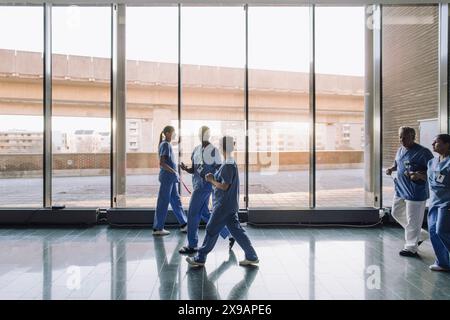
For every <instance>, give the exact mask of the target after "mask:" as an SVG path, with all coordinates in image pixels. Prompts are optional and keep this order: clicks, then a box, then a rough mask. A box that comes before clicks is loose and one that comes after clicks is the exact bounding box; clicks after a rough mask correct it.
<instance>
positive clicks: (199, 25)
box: [181, 7, 246, 208]
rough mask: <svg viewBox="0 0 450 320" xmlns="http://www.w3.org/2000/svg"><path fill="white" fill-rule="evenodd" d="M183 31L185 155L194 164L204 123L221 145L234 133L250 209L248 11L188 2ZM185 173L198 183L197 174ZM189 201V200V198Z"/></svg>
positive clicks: (188, 180) (242, 191)
mask: <svg viewBox="0 0 450 320" xmlns="http://www.w3.org/2000/svg"><path fill="white" fill-rule="evenodd" d="M181 30H182V31H181V64H182V72H181V86H182V96H181V101H182V102H181V103H182V105H181V129H182V131H181V141H182V143H181V147H182V149H181V150H182V155H181V156H182V159H181V160H182V161H183V162H185V163H186V164H187V163H191V161H190V155H191V152H192V150H193V148H194V147H195V146H196V145H198V144H199V143H200V140H199V138H198V130H199V127H200V126H202V125H206V126H208V127H209V128H210V129H211V143H213V144H214V145H216V146H219V139H220V137H222V136H224V135H230V136H233V137H234V138H235V139H236V151H235V158H236V162H237V164H238V166H239V175H240V199H241V201H240V202H241V203H240V206H241V207H243V208H245V202H244V196H245V151H246V150H245V108H244V103H245V101H244V99H245V97H244V84H245V82H244V81H245V69H244V68H245V11H244V10H243V8H242V7H183V8H182V10H181ZM183 176H184V181H185V183H186V184H189V187H188V188H192V186H191V177H190V176H189V175H187V174H183ZM182 192H183V194H184V195H185V196H188V193H187V192H186V191H184V190H182ZM183 201H184V203H186V204H187V203H188V198H186V197H183Z"/></svg>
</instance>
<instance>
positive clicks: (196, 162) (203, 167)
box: [179, 126, 234, 254]
mask: <svg viewBox="0 0 450 320" xmlns="http://www.w3.org/2000/svg"><path fill="white" fill-rule="evenodd" d="M209 132H210V131H209V128H208V127H207V126H202V127H201V128H200V130H199V138H200V142H201V144H200V145H198V146H196V147H195V148H194V151H193V152H192V155H191V161H192V166H191V167H190V168H189V167H187V166H186V165H185V164H184V163H183V162H182V163H181V166H180V167H181V169H182V170H184V171H186V172H187V173H190V174H192V185H193V187H194V190H193V192H192V195H191V200H190V202H189V210H188V218H187V221H188V222H187V223H188V224H187V238H188V245H187V246H184V247H183V248H181V249H180V250H179V252H180V253H181V254H192V253H195V252H197V250H198V249H197V244H198V226H199V224H200V219H201V220H203V221H205V222H208V221H209V217H210V212H209V208H208V204H209V199H210V197H211V193H212V185H211V183H209V182H206V180H205V176H206V175H207V174H208V173H212V174H214V173H216V171H217V169H219V167H220V165H221V163H222V160H221V159H220V154H219V150H218V149H217V148H216V147H214V146H213V145H212V144H211V143H210V142H209V138H210V133H209ZM229 235H230V232H229V231H228V229H227V228H226V227H224V228H223V229H222V230H221V231H220V236H221V237H222V238H224V239H225V238H226V237H228V236H229ZM233 244H234V239H233V238H232V237H230V243H229V248H230V249H231V248H232V247H233Z"/></svg>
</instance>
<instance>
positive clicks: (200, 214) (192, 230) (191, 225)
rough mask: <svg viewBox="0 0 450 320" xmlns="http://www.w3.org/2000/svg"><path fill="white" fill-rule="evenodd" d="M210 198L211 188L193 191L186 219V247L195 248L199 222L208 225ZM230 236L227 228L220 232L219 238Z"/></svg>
mask: <svg viewBox="0 0 450 320" xmlns="http://www.w3.org/2000/svg"><path fill="white" fill-rule="evenodd" d="M210 196H211V188H200V189H194V191H193V192H192V195H191V200H190V202H189V210H188V219H187V221H188V222H187V224H188V227H187V238H188V247H189V248H197V245H198V226H199V224H200V220H203V221H204V222H206V223H208V221H209V218H210V216H211V213H210V212H209V208H208V203H209V197H210ZM229 235H230V232H229V231H228V229H227V227H224V228H223V229H222V230H221V231H220V236H221V237H222V238H224V239H225V238H226V237H228V236H229Z"/></svg>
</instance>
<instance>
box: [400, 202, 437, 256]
mask: <svg viewBox="0 0 450 320" xmlns="http://www.w3.org/2000/svg"><path fill="white" fill-rule="evenodd" d="M425 205H426V200H425V201H411V200H405V199H402V198H399V197H397V196H394V201H393V205H392V211H391V215H392V217H393V218H394V219H395V220H396V221H397V222H398V223H399V224H400V225H401V226H402V227H403V228H404V229H405V249H406V250H409V251H411V252H417V244H418V242H419V241H424V240H426V239H428V237H429V236H428V232H427V231H425V230H424V229H422V223H423V217H424V214H425Z"/></svg>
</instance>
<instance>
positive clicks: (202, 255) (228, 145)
mask: <svg viewBox="0 0 450 320" xmlns="http://www.w3.org/2000/svg"><path fill="white" fill-rule="evenodd" d="M220 147H221V152H222V154H223V157H224V162H223V163H222V165H221V166H220V168H219V170H218V171H217V172H216V173H215V174H214V175H213V174H212V173H208V174H207V175H206V177H205V178H206V181H208V182H209V183H211V184H212V185H213V186H214V197H213V209H212V213H211V218H210V219H209V222H208V224H207V225H206V235H205V239H204V240H203V244H202V247H201V248H200V249H199V250H198V253H197V255H196V256H195V257H187V258H186V261H187V262H188V263H189V264H190V265H193V266H203V265H204V264H205V262H206V257H207V255H208V253H210V252H211V250H212V249H213V248H214V246H215V244H216V242H217V238H218V236H219V232H220V231H221V230H222V229H223V227H225V226H226V227H227V228H228V230H229V231H230V233H231V235H232V236H233V238H234V239H236V242H237V243H238V244H239V246H240V247H241V248H242V249H243V250H244V252H245V259H244V260H242V261H240V262H239V264H240V265H242V266H247V265H255V264H257V263H258V262H259V260H258V256H257V254H256V252H255V249H254V248H253V246H252V244H251V242H250V239H249V238H248V236H247V234H246V233H245V231H244V229H242V227H241V225H240V223H239V218H238V210H239V172H238V167H237V164H236V161H235V160H234V159H233V158H232V155H231V154H232V152H233V151H234V139H233V138H232V137H228V136H225V137H223V138H222V139H221V143H220Z"/></svg>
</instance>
